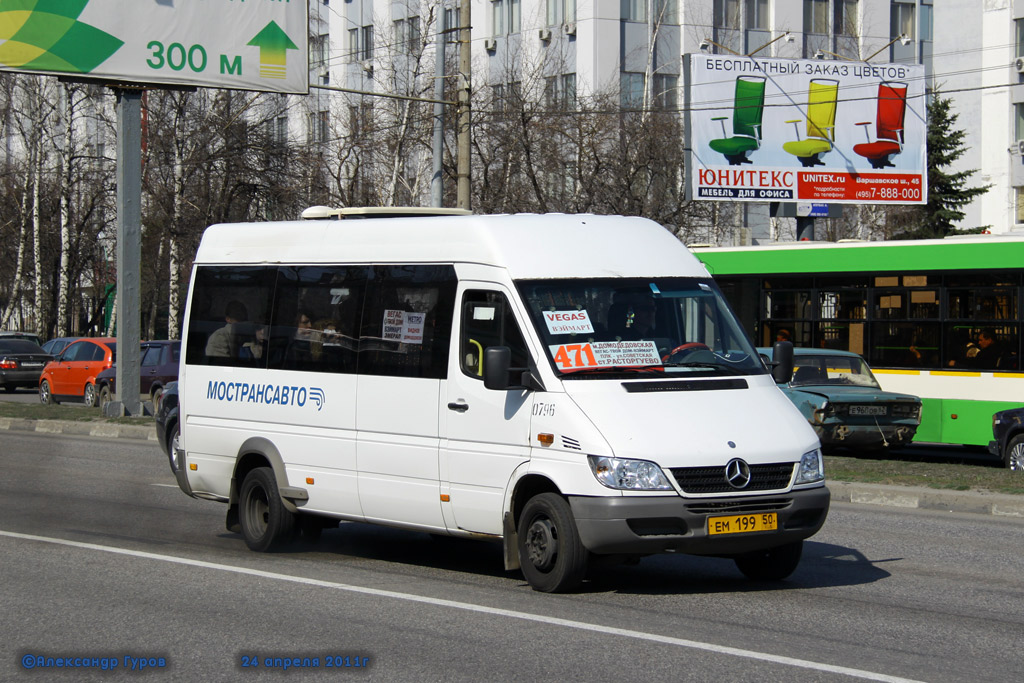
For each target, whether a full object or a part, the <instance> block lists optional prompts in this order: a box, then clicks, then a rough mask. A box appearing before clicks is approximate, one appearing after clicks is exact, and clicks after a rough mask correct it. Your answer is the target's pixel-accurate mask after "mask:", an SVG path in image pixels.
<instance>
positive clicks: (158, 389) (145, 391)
mask: <svg viewBox="0 0 1024 683" xmlns="http://www.w3.org/2000/svg"><path fill="white" fill-rule="evenodd" d="M180 356H181V342H180V341H176V340H174V341H148V342H142V348H141V349H140V352H139V358H140V363H139V394H140V395H141V396H142V397H143V398H144V399H145V398H147V397H149V398H151V399H152V400H153V406H154V407H156V404H157V401H158V400H159V399H160V394H161V393H163V390H164V387H166V386H167V383H168V382H174V381H176V380H177V379H178V360H179V358H180ZM96 389H97V391H98V392H99V394H98V395H99V403H100V405H101V406H102V405H104V404H106V403H109V402H110V401H111V400H113V398H114V393H115V392H116V391H117V363H115V364H114V365H113V366H112V367H110V368H108V369H106V370H104V371H103V372H101V373H100V374H99V375H97V376H96Z"/></svg>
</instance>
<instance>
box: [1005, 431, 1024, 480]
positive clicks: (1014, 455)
mask: <svg viewBox="0 0 1024 683" xmlns="http://www.w3.org/2000/svg"><path fill="white" fill-rule="evenodd" d="M1003 464H1004V465H1006V468H1007V469H1009V470H1010V471H1011V472H1018V473H1024V434H1018V435H1017V436H1015V437H1013V438H1012V439H1010V443H1008V444H1006V449H1005V450H1004V451H1003Z"/></svg>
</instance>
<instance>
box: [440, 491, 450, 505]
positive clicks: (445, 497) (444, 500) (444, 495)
mask: <svg viewBox="0 0 1024 683" xmlns="http://www.w3.org/2000/svg"><path fill="white" fill-rule="evenodd" d="M451 499H452V497H451V496H449V495H448V494H447V493H442V494H441V502H442V503H447V502H449V501H450V500H451Z"/></svg>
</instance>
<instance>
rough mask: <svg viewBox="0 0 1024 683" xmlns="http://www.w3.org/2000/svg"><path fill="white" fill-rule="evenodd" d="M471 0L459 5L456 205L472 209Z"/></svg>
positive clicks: (462, 0)
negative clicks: (470, 197) (470, 185)
mask: <svg viewBox="0 0 1024 683" xmlns="http://www.w3.org/2000/svg"><path fill="white" fill-rule="evenodd" d="M469 5H470V0H461V2H460V7H459V24H460V25H461V28H462V30H461V31H460V32H459V130H458V137H457V140H456V143H457V147H458V178H459V182H458V195H457V201H456V205H457V206H458V208H460V209H470V208H472V207H470V205H469V145H470V136H469V124H470V114H469V93H470V78H469V76H470V72H471V71H472V56H471V54H470V48H471V47H472V29H471V25H470V22H471V19H472V17H471V16H470V11H469Z"/></svg>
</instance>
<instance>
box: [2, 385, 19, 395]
mask: <svg viewBox="0 0 1024 683" xmlns="http://www.w3.org/2000/svg"><path fill="white" fill-rule="evenodd" d="M17 390H18V387H16V386H14V385H13V384H5V385H4V391H5V392H7V393H8V394H13V393H14V392H15V391H17Z"/></svg>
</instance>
